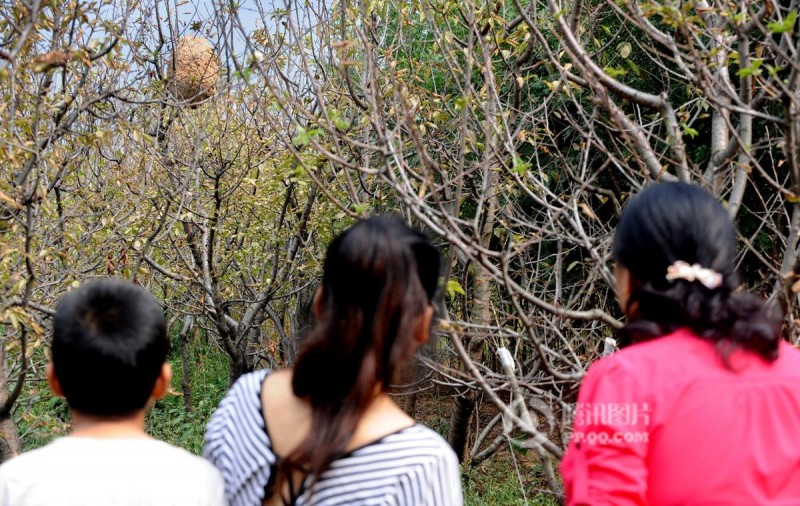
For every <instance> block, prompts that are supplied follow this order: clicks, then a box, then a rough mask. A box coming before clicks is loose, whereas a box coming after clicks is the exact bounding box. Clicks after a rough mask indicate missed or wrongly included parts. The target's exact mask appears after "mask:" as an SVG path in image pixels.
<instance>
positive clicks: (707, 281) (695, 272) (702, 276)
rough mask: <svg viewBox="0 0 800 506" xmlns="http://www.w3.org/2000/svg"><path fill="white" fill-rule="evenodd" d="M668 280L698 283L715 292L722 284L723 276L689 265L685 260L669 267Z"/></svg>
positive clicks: (710, 270) (698, 266)
mask: <svg viewBox="0 0 800 506" xmlns="http://www.w3.org/2000/svg"><path fill="white" fill-rule="evenodd" d="M667 279H668V280H670V281H675V280H676V279H685V280H686V281H690V282H691V281H698V282H699V283H700V284H702V285H703V286H705V287H706V288H708V289H709V290H713V289H714V288H717V287H719V286H720V285H721V284H722V274H720V273H719V272H717V271H715V270H712V269H707V268H705V267H702V266H701V265H700V264H693V265H689V264H688V263H686V262H684V261H683V260H678V261H676V262H675V263H674V264H672V265H670V266H669V267H667Z"/></svg>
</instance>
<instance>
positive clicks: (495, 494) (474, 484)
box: [464, 450, 559, 506]
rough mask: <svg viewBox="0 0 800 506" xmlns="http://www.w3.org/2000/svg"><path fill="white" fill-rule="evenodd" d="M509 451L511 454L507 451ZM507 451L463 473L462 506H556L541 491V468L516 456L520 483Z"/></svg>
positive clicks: (554, 502)
mask: <svg viewBox="0 0 800 506" xmlns="http://www.w3.org/2000/svg"><path fill="white" fill-rule="evenodd" d="M509 451H510V450H509ZM509 451H500V452H498V453H497V454H495V455H493V456H492V458H491V459H489V460H488V461H485V462H483V463H481V464H480V465H478V466H476V467H472V468H469V467H467V468H465V470H464V476H465V481H464V504H466V505H467V506H484V505H485V506H495V505H496V506H557V505H558V504H559V503H558V502H557V501H556V500H555V499H554V498H553V496H552V495H551V494H549V493H547V492H546V491H544V490H543V489H542V488H543V486H544V485H543V482H541V481H538V480H539V479H540V477H539V474H540V472H541V468H540V466H539V465H538V464H537V463H536V462H535V461H533V460H529V459H528V458H527V456H526V455H530V454H525V455H523V454H520V453H519V452H515V454H514V457H515V459H516V462H517V465H518V466H519V471H520V475H521V476H522V482H521V483H520V477H519V476H518V475H517V472H516V470H515V469H516V467H515V465H514V460H512V458H511V454H510V453H509Z"/></svg>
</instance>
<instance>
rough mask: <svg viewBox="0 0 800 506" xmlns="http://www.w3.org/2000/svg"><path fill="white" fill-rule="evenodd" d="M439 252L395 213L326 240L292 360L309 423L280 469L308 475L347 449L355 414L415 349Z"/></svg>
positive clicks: (434, 282) (294, 381)
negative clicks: (311, 311)
mask: <svg viewBox="0 0 800 506" xmlns="http://www.w3.org/2000/svg"><path fill="white" fill-rule="evenodd" d="M439 263H440V255H439V252H438V251H437V250H436V248H435V247H434V246H432V245H431V244H430V242H429V241H428V240H427V239H426V238H425V236H424V235H423V234H421V233H420V232H418V231H416V230H414V229H412V228H410V227H409V226H408V225H406V224H405V223H404V222H403V221H402V220H401V219H399V218H397V217H386V216H383V217H373V218H369V219H365V220H361V221H359V222H357V223H356V224H355V225H353V226H352V227H350V228H349V229H348V230H347V231H345V232H344V233H343V234H342V235H340V236H339V237H337V238H336V239H334V240H333V242H332V243H331V245H330V246H329V247H328V251H327V255H326V258H325V265H324V273H323V278H322V288H321V290H322V292H321V297H322V300H321V301H320V304H321V314H319V315H318V320H317V322H316V323H315V325H314V326H313V327H312V328H311V330H310V333H309V335H308V336H306V339H305V341H304V344H303V346H302V349H301V351H300V353H299V355H298V357H297V360H296V362H295V364H294V372H293V375H292V389H293V391H294V394H295V395H296V396H297V397H300V398H303V399H307V400H308V401H309V402H310V404H311V407H312V422H311V430H310V432H309V434H308V436H307V437H306V439H305V440H304V441H303V442H301V443H300V445H299V446H298V447H297V448H296V449H295V450H294V451H292V452H291V453H290V454H289V455H288V456H287V457H286V458H285V459H284V462H283V464H282V466H281V469H280V470H279V474H280V475H282V476H284V477H286V476H289V473H291V472H292V470H298V469H302V470H303V471H304V472H306V473H310V475H311V476H312V478H313V479H316V478H318V477H319V475H320V474H321V473H322V472H323V471H324V470H325V469H327V468H328V466H329V465H330V464H331V463H332V462H333V461H334V460H336V459H337V458H339V457H340V456H341V455H343V454H344V452H345V449H346V447H347V444H348V442H349V439H350V437H351V435H352V434H353V431H354V430H355V428H356V425H357V424H358V421H359V418H360V417H361V415H362V414H363V413H364V410H365V409H366V408H367V407H368V406H369V403H370V402H371V401H372V399H373V398H374V396H375V393H376V391H375V389H376V386H379V387H380V389H381V390H382V391H385V390H386V389H387V387H388V386H389V383H390V381H391V380H392V378H393V376H394V373H395V370H396V369H397V368H398V367H399V366H402V365H403V364H405V363H406V362H407V361H408V359H410V358H411V356H412V355H413V353H414V352H415V351H416V349H417V346H418V343H417V340H416V339H415V336H414V332H415V326H416V325H418V324H419V323H420V318H421V316H422V315H423V313H424V311H425V310H426V309H427V307H428V306H430V305H431V301H432V299H433V297H434V293H435V292H436V288H437V284H438V279H439Z"/></svg>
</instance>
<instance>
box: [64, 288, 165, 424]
mask: <svg viewBox="0 0 800 506" xmlns="http://www.w3.org/2000/svg"><path fill="white" fill-rule="evenodd" d="M168 349H169V341H168V339H167V326H166V322H165V320H164V313H163V311H162V310H161V307H160V306H159V305H158V303H157V302H156V300H155V299H154V298H153V296H152V295H150V294H149V293H148V292H147V291H145V290H144V289H142V288H140V287H138V286H136V285H133V284H132V283H128V282H124V281H119V280H114V279H100V280H95V281H91V282H89V283H86V284H84V285H82V286H81V287H79V288H77V289H75V290H73V291H71V292H69V293H67V294H66V295H65V296H64V297H63V298H62V299H61V301H60V302H59V304H58V307H57V308H56V315H55V318H54V321H53V344H52V360H53V366H52V372H53V373H54V375H55V378H52V377H51V384H53V388H54V390H56V393H60V394H63V395H64V397H66V399H67V403H68V404H69V406H70V408H71V409H74V410H76V411H79V412H81V413H83V414H87V415H94V416H103V417H116V416H125V415H130V414H133V413H135V412H137V411H140V410H141V409H143V408H145V407H146V406H147V404H148V401H149V400H150V398H151V397H160V396H162V395H163V391H161V390H166V386H167V385H166V384H164V383H165V379H166V383H167V384H168V383H169V369H168V368H167V367H165V366H164V362H165V361H166V359H167V352H168ZM164 376H166V378H165V377H164Z"/></svg>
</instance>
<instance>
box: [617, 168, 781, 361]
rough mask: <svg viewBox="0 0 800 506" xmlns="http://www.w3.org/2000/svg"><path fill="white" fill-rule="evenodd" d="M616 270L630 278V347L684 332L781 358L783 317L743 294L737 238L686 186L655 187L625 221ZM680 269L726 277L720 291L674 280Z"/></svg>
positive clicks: (715, 205) (705, 198) (697, 191)
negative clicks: (674, 269)
mask: <svg viewBox="0 0 800 506" xmlns="http://www.w3.org/2000/svg"><path fill="white" fill-rule="evenodd" d="M614 257H615V260H616V262H617V263H618V264H619V265H621V266H623V267H625V268H626V269H628V271H629V272H630V275H631V285H632V286H631V293H630V297H629V299H628V307H627V308H626V312H627V313H628V316H629V321H628V323H627V325H625V327H624V329H623V337H624V338H626V340H627V341H628V342H635V341H640V340H644V339H650V338H653V337H658V336H661V335H664V334H667V333H670V332H672V331H673V330H675V329H677V328H679V327H689V328H691V329H692V330H693V331H694V333H695V334H696V335H698V336H699V337H701V338H703V339H707V340H709V341H712V342H715V343H720V344H724V343H729V344H733V345H734V346H738V347H741V348H746V349H749V350H752V351H754V352H756V353H758V354H759V355H761V356H762V357H764V358H765V359H766V360H770V361H771V360H774V359H776V358H777V356H778V344H779V341H780V321H781V314H780V311H779V310H778V309H777V308H775V307H773V306H771V305H768V304H766V303H765V302H764V301H762V300H761V299H759V298H758V297H755V296H753V295H750V294H747V293H744V292H740V291H737V289H738V287H739V283H740V281H739V276H738V275H737V274H736V270H735V260H736V231H735V229H734V226H733V223H732V222H731V219H730V217H729V216H728V213H727V212H726V210H725V208H724V207H723V206H722V204H720V202H719V201H718V200H717V199H716V198H714V197H713V196H712V195H710V194H709V193H708V192H706V191H705V190H703V189H701V188H699V187H697V186H693V185H690V184H686V183H661V184H654V185H652V186H649V187H648V188H646V189H645V190H644V191H642V192H641V193H640V194H639V195H637V196H635V197H633V198H632V199H631V200H630V201H629V202H628V204H627V205H626V206H625V209H624V211H623V213H622V217H621V219H620V222H619V225H618V226H617V232H616V236H615V238H614ZM676 261H684V262H686V263H688V264H690V265H693V264H699V265H700V266H701V267H703V268H706V269H711V270H713V271H715V272H717V273H719V274H721V275H722V281H721V283H720V284H719V286H717V287H713V288H708V287H706V286H704V285H703V284H702V283H700V282H697V281H690V280H686V279H675V280H669V279H667V269H668V268H669V267H670V266H671V265H673V264H674V263H675V262H676Z"/></svg>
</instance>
